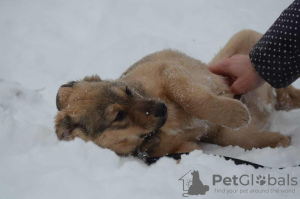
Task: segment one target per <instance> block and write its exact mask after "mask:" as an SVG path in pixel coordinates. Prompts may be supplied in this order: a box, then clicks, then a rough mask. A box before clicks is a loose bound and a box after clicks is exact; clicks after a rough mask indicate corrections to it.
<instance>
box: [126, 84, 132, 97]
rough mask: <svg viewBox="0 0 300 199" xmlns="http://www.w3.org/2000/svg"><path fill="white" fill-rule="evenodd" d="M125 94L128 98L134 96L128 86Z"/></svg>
mask: <svg viewBox="0 0 300 199" xmlns="http://www.w3.org/2000/svg"><path fill="white" fill-rule="evenodd" d="M125 92H126V94H127V95H128V96H132V92H131V91H130V90H129V88H128V86H126V90H125Z"/></svg>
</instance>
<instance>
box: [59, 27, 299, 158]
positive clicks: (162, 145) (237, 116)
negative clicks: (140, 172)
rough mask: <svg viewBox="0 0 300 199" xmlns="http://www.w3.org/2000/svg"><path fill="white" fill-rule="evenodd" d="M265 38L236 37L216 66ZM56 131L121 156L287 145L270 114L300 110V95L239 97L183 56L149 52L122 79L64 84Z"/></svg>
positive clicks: (276, 92) (263, 90)
mask: <svg viewBox="0 0 300 199" xmlns="http://www.w3.org/2000/svg"><path fill="white" fill-rule="evenodd" d="M261 36H262V35H261V34H259V33H257V32H254V31H251V30H244V31H241V32H239V33H237V34H235V35H234V36H233V37H232V38H231V39H230V41H229V42H228V43H227V44H226V46H225V47H224V48H223V49H222V50H221V51H220V52H219V53H218V54H217V55H216V57H215V58H214V59H213V60H212V62H218V61H220V60H222V59H224V58H227V57H230V56H232V55H234V54H248V53H249V51H250V50H251V48H252V47H253V46H254V44H255V43H256V42H257V41H258V40H259V39H260V38H261ZM56 103H57V108H58V110H59V111H58V113H57V116H56V120H55V127H56V134H57V136H58V138H59V139H60V140H73V139H74V138H75V137H79V138H82V139H83V140H85V141H93V142H94V143H96V144H97V145H99V146H101V147H104V148H109V149H111V150H113V151H115V152H116V153H117V154H120V155H128V154H133V153H135V152H136V150H137V149H139V150H140V151H143V152H145V151H146V152H147V153H148V155H149V156H152V157H154V156H162V155H165V154H171V153H180V152H190V151H193V150H195V149H200V147H199V145H198V143H199V142H207V143H214V144H218V145H220V146H228V145H233V146H240V147H242V148H244V149H248V150H249V149H252V148H263V147H278V146H282V147H287V146H289V144H290V138H289V137H287V136H284V135H282V134H280V133H277V132H270V131H268V130H265V126H266V125H267V123H268V119H269V118H268V117H269V114H270V113H271V111H272V110H273V109H274V108H275V109H277V110H289V109H293V108H298V107H299V106H300V92H299V90H297V89H295V88H293V87H292V86H289V87H287V88H284V89H273V88H271V87H270V85H268V84H267V83H266V84H264V85H263V86H262V87H260V88H258V89H256V90H254V91H251V92H249V93H247V94H244V95H242V97H241V100H240V101H239V100H236V99H234V96H233V94H232V93H231V92H230V90H229V87H228V85H227V84H226V83H225V81H224V78H223V77H221V76H218V75H215V74H212V73H211V72H210V71H209V70H208V69H207V67H206V65H205V64H204V63H202V62H201V61H199V60H196V59H193V58H191V57H188V56H187V55H185V54H182V53H180V52H178V51H173V50H164V51H161V52H157V53H154V54H151V55H148V56H146V57H144V58H143V59H141V60H140V61H138V62H137V63H135V64H134V65H133V66H131V67H130V68H129V69H128V70H127V71H126V72H125V73H124V74H123V75H122V76H121V77H120V78H119V79H117V80H115V81H107V80H101V79H100V78H99V77H98V76H96V75H95V76H91V77H85V78H84V79H83V80H81V81H76V82H69V83H67V84H65V85H62V86H61V87H60V89H59V91H58V94H57V99H56Z"/></svg>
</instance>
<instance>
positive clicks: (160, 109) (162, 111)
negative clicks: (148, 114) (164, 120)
mask: <svg viewBox="0 0 300 199" xmlns="http://www.w3.org/2000/svg"><path fill="white" fill-rule="evenodd" d="M167 112H168V109H167V107H166V105H165V104H164V103H158V105H157V106H156V109H155V114H154V116H155V117H164V116H166V115H167Z"/></svg>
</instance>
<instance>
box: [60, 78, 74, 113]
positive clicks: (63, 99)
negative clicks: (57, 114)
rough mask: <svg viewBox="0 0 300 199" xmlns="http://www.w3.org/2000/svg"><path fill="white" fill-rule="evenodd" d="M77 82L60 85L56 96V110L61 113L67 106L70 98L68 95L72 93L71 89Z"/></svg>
mask: <svg viewBox="0 0 300 199" xmlns="http://www.w3.org/2000/svg"><path fill="white" fill-rule="evenodd" d="M77 83H78V82H76V81H72V82H69V83H67V84H64V85H62V86H61V87H60V88H59V90H58V92H57V95H56V107H57V110H59V111H61V110H62V109H64V108H65V107H66V106H67V100H68V98H69V96H70V94H71V93H72V92H73V87H74V86H75V85H76V84H77Z"/></svg>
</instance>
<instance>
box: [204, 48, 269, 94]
mask: <svg viewBox="0 0 300 199" xmlns="http://www.w3.org/2000/svg"><path fill="white" fill-rule="evenodd" d="M208 69H209V70H210V71H211V72H213V73H215V74H217V75H222V76H224V77H226V78H227V81H228V84H229V86H230V90H231V91H232V92H233V93H234V94H236V95H238V94H243V93H246V92H248V91H251V90H254V89H256V88H258V87H260V86H261V85H262V84H264V83H265V81H264V79H263V78H262V77H261V76H260V75H259V74H258V73H257V71H256V70H255V68H254V67H253V66H252V63H251V60H250V57H249V55H240V54H236V55H233V56H232V57H230V58H226V59H223V60H222V61H220V62H218V63H213V64H210V65H209V66H208Z"/></svg>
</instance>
